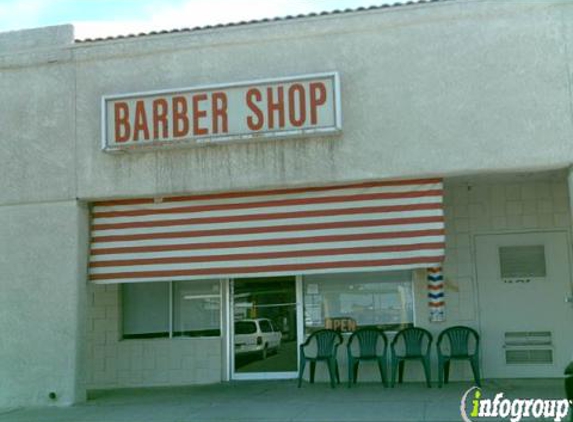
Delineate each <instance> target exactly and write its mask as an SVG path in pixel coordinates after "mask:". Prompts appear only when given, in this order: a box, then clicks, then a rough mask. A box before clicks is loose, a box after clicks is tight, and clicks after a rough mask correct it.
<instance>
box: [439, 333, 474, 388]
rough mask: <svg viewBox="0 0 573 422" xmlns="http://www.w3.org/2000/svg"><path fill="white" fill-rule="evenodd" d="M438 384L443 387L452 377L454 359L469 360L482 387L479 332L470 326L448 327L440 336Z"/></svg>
mask: <svg viewBox="0 0 573 422" xmlns="http://www.w3.org/2000/svg"><path fill="white" fill-rule="evenodd" d="M436 349H437V351H438V386H439V387H441V386H442V385H443V383H444V381H445V383H446V384H447V383H448V381H449V378H450V363H451V361H452V360H467V361H469V362H470V365H471V367H472V371H473V374H474V381H475V383H476V385H477V386H478V387H481V382H480V368H479V334H478V333H477V331H476V330H474V329H473V328H470V327H465V326H462V325H458V326H455V327H450V328H446V329H445V330H444V331H442V332H441V333H440V335H439V336H438V341H437V342H436Z"/></svg>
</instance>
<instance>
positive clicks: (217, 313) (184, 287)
mask: <svg viewBox="0 0 573 422" xmlns="http://www.w3.org/2000/svg"><path fill="white" fill-rule="evenodd" d="M219 289H220V287H219V283H218V282H215V283H214V282H212V281H184V282H175V283H173V336H174V337H210V336H218V335H220V334H221V329H220V319H221V294H220V292H219Z"/></svg>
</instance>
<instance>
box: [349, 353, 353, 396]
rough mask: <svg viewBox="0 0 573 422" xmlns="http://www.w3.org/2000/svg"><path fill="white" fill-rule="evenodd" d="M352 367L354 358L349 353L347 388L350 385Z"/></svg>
mask: <svg viewBox="0 0 573 422" xmlns="http://www.w3.org/2000/svg"><path fill="white" fill-rule="evenodd" d="M352 368H354V359H353V358H352V356H351V355H350V354H349V355H348V388H350V387H351V386H352V381H354V380H353V378H352Z"/></svg>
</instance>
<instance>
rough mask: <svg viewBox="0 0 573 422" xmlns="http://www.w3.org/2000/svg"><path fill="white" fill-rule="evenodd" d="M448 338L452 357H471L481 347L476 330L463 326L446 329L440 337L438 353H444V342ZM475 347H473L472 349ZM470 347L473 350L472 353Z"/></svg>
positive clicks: (437, 344)
mask: <svg viewBox="0 0 573 422" xmlns="http://www.w3.org/2000/svg"><path fill="white" fill-rule="evenodd" d="M445 338H447V339H448V341H449V346H450V350H449V351H450V353H449V354H450V356H469V355H472V354H475V353H477V351H478V346H479V334H478V333H477V331H476V330H474V329H473V328H470V327H466V326H463V325H457V326H455V327H450V328H446V329H445V330H444V331H442V332H441V333H440V335H439V336H438V341H437V343H436V347H437V348H438V353H442V352H443V351H442V342H443V341H444V339H445ZM471 346H473V347H471ZM470 347H471V349H473V350H471V351H470Z"/></svg>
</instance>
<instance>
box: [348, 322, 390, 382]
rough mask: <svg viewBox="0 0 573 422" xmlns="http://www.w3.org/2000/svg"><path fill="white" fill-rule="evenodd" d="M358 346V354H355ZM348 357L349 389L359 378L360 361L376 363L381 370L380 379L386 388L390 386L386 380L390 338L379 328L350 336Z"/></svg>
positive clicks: (366, 329)
mask: <svg viewBox="0 0 573 422" xmlns="http://www.w3.org/2000/svg"><path fill="white" fill-rule="evenodd" d="M356 342H357V344H358V353H356V354H355V353H354V352H355V351H356V348H355V347H354V344H355V343H356ZM346 348H347V356H348V387H350V386H351V384H352V383H353V382H354V384H356V380H357V378H358V365H359V363H360V361H363V360H364V361H376V362H377V363H378V369H379V370H380V378H382V383H383V384H384V387H387V386H388V382H387V380H386V350H387V348H388V338H387V337H386V335H385V334H384V333H383V332H382V330H380V329H378V328H361V329H359V330H357V331H355V332H354V333H352V335H351V336H350V338H349V339H348V344H347V345H346Z"/></svg>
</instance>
